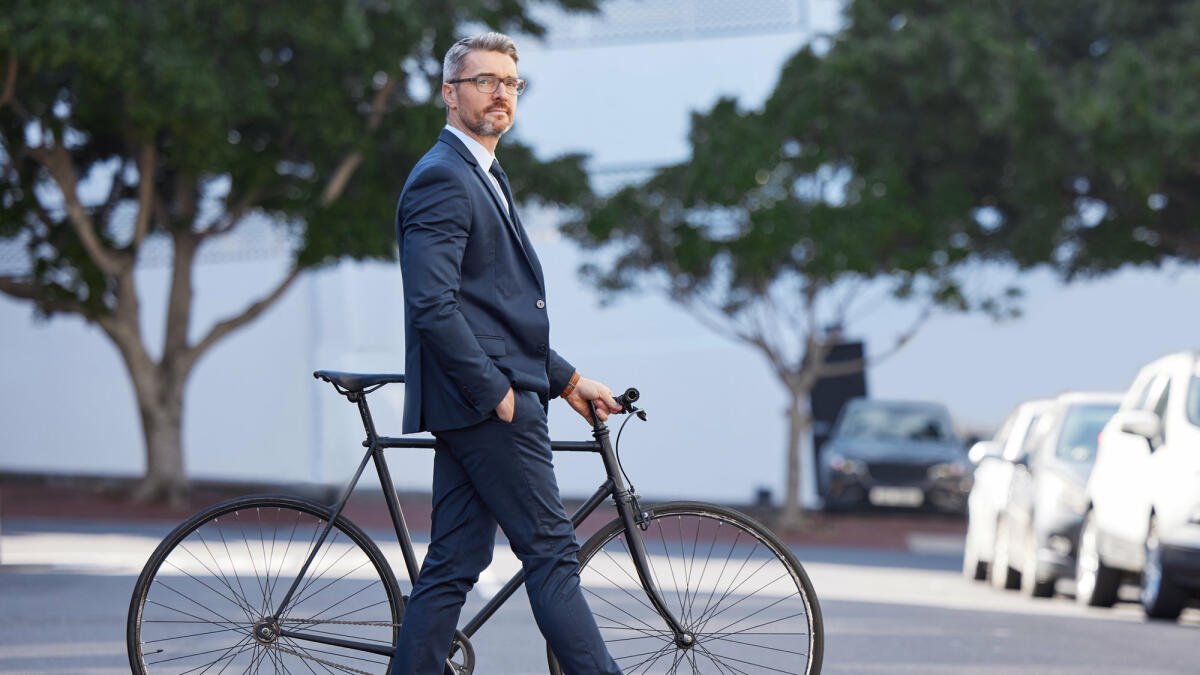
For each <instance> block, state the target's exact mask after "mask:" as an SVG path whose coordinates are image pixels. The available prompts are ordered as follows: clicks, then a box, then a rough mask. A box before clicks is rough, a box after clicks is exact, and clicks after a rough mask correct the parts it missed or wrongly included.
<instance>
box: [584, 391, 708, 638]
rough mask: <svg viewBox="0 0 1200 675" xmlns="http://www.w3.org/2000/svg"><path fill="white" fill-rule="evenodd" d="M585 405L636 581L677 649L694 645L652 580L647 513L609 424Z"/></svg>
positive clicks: (693, 636) (690, 636) (594, 410)
mask: <svg viewBox="0 0 1200 675" xmlns="http://www.w3.org/2000/svg"><path fill="white" fill-rule="evenodd" d="M588 406H589V407H590V408H591V412H592V419H593V420H595V422H594V423H593V425H592V436H593V437H594V438H595V439H596V442H597V443H598V444H599V445H600V457H601V458H602V459H603V460H604V469H605V471H607V472H608V477H609V481H611V482H612V484H613V487H612V496H613V503H614V504H615V505H616V507H617V513H619V514H620V515H621V523H622V524H623V525H624V526H625V538H626V539H627V540H628V542H629V552H630V555H632V556H633V567H634V569H635V570H636V571H637V575H638V581H639V582H641V584H642V589H643V590H644V591H646V597H648V598H649V599H650V604H652V605H653V606H654V610H655V611H656V612H658V614H659V616H661V617H662V618H663V620H664V621H666V622H667V627H668V628H670V629H671V633H672V634H673V635H674V636H675V644H676V646H678V647H679V648H680V649H688V648H690V647H692V646H693V645H695V643H696V636H695V635H693V634H692V633H691V632H690V631H688V630H687V629H686V628H684V627H683V624H682V623H681V622H680V621H679V618H678V617H676V616H675V613H674V612H672V611H671V608H670V607H668V606H667V602H666V600H665V599H664V598H663V596H662V593H661V592H659V590H658V585H657V584H655V583H654V577H653V575H652V574H651V573H650V554H649V553H647V552H646V546H645V544H644V543H643V542H642V530H641V523H642V522H643V521H644V520H645V517H646V516H645V514H644V513H643V512H642V509H641V505H640V504H638V500H637V496H636V495H634V494H633V492H631V491H630V490H629V488H628V487H626V486H625V483H624V481H623V480H622V475H621V474H622V472H621V467H620V463H619V462H618V461H617V456H616V453H614V452H613V449H612V443H611V442H610V441H609V433H608V427H607V426H606V425H605V424H604V423H603V422H600V421H599V418H597V417H596V408H595V406H593V405H592V403H591V402H590V401H589V402H588Z"/></svg>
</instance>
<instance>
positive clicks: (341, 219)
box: [0, 0, 594, 499]
mask: <svg viewBox="0 0 1200 675" xmlns="http://www.w3.org/2000/svg"><path fill="white" fill-rule="evenodd" d="M11 4H13V5H14V6H12V7H9V8H6V11H5V13H4V15H3V16H2V17H0V78H3V79H2V82H3V89H2V90H0V142H2V144H3V145H2V146H0V202H2V203H3V207H4V208H3V211H2V213H0V239H3V240H4V242H5V244H6V245H8V246H19V247H22V248H23V249H24V250H25V251H26V252H27V254H28V266H27V268H26V269H24V270H18V271H16V272H13V273H6V274H5V275H4V276H0V291H3V292H4V293H6V294H8V295H10V296H13V297H16V298H22V299H26V300H28V301H30V302H31V303H32V304H33V306H34V307H36V310H37V311H38V312H39V313H40V314H42V315H45V316H49V315H51V314H55V313H67V314H76V315H79V316H82V317H83V318H85V319H86V320H87V321H89V322H92V323H94V324H95V325H97V326H98V327H99V328H100V329H101V330H102V331H103V333H104V334H105V335H106V336H107V337H108V338H109V339H110V340H112V342H113V343H114V344H115V345H116V347H117V349H118V352H119V353H120V355H121V357H122V359H123V361H124V363H125V366H126V368H127V369H128V372H129V375H130V379H131V381H132V384H133V389H134V392H135V395H136V398H137V404H138V409H139V412H140V415H141V421H142V428H143V432H144V437H145V443H146V457H147V473H146V476H145V478H144V479H143V481H141V483H140V484H139V485H138V487H137V488H136V490H135V497H137V498H140V499H148V498H161V497H166V498H171V499H178V498H179V497H180V496H181V495H182V492H183V490H184V489H185V486H186V478H185V473H184V467H183V453H182V442H181V438H182V435H181V425H182V416H183V399H184V393H185V389H186V383H187V380H188V376H189V375H190V373H191V372H192V371H193V369H194V368H195V366H196V364H197V362H198V361H199V360H200V359H201V357H202V356H203V355H204V354H205V353H206V352H207V351H208V350H209V349H211V348H212V346H213V345H214V344H216V343H217V342H218V341H220V340H222V339H223V338H225V337H227V336H228V335H229V334H230V333H232V332H233V331H235V330H237V329H238V328H240V327H242V326H244V325H246V324H247V323H249V322H250V321H253V320H254V319H255V318H256V317H258V316H260V315H261V314H262V313H263V312H264V311H265V310H266V309H267V308H268V307H269V306H271V304H272V303H274V302H275V301H276V300H277V299H279V298H280V297H281V296H282V295H283V294H284V293H285V292H286V291H287V289H288V288H289V287H290V286H291V284H292V283H293V282H294V281H295V279H296V278H297V277H298V276H299V275H300V274H301V272H303V271H304V270H306V269H310V268H313V267H316V266H319V265H324V264H328V263H330V262H334V261H336V260H338V259H339V258H342V257H346V256H348V257H352V258H359V259H361V258H391V257H392V256H393V255H394V253H393V251H394V241H393V238H394V234H393V231H392V225H391V220H392V212H393V205H394V203H395V199H396V197H397V196H398V193H399V189H400V187H401V186H402V185H403V183H404V179H405V176H406V174H407V171H408V169H409V168H410V167H411V166H412V165H413V164H414V163H415V162H416V160H417V159H418V158H419V157H420V155H421V154H422V153H424V151H425V150H426V149H428V146H429V144H430V143H431V139H433V138H434V137H435V135H436V131H437V128H438V127H440V126H441V125H442V124H443V123H444V111H443V110H442V108H441V103H440V97H439V96H438V95H437V92H438V90H439V87H440V70H441V63H440V56H441V55H442V54H444V53H445V50H446V49H447V48H448V47H449V46H450V44H451V43H452V41H453V40H454V39H456V37H457V32H458V31H459V30H461V27H462V26H463V24H465V23H467V22H478V23H483V24H486V25H488V26H491V27H493V28H496V29H507V30H518V31H521V32H524V33H528V34H535V35H536V34H540V32H541V30H542V29H541V27H540V26H539V25H538V24H537V23H536V22H534V21H533V20H532V19H531V18H530V17H529V15H528V14H527V6H528V5H529V4H531V3H530V2H525V1H524V0H508V1H506V2H503V3H493V2H487V1H485V0H465V1H462V2H455V3H433V2H419V1H416V0H382V1H379V2H370V3H368V2H361V1H359V0H340V1H331V0H301V1H297V2H289V3H232V4H230V3H200V2H187V1H183V0H179V1H170V2H149V1H145V0H102V1H96V0H64V1H62V2H53V3H43V2H18V3H11ZM558 4H560V5H562V6H563V7H566V8H568V9H579V10H593V9H594V2H593V0H559V2H558ZM580 162H581V158H580V157H578V156H567V157H562V158H559V159H557V160H554V161H552V162H539V161H537V160H536V159H535V158H534V156H533V154H532V152H531V151H530V150H529V149H528V148H524V147H521V146H517V145H513V146H511V147H509V148H508V149H507V150H506V151H505V163H506V166H508V167H509V171H510V172H511V173H513V174H514V175H515V176H519V177H520V179H521V182H522V183H523V185H522V186H519V187H521V194H522V195H523V196H525V197H526V198H529V197H535V198H538V199H541V200H544V201H546V202H550V203H567V202H573V201H575V200H577V199H579V198H581V196H586V195H587V194H588V190H587V185H586V180H585V176H584V174H583V172H582V169H581V167H580ZM514 182H516V181H514ZM208 204H216V205H217V206H216V208H212V207H211V206H206V205H208ZM256 215H257V216H266V217H269V218H271V219H272V220H273V221H274V222H276V223H278V225H279V227H286V228H291V229H292V231H294V232H296V233H297V234H298V235H299V240H300V242H301V243H300V244H299V246H298V248H297V250H296V251H294V256H293V259H292V265H291V268H290V270H289V271H288V272H287V274H286V275H285V276H284V277H283V278H282V279H281V280H280V281H279V283H278V284H277V286H276V287H275V288H274V289H273V290H272V291H270V292H269V293H267V294H266V295H265V296H264V297H261V298H258V299H256V300H254V301H252V302H251V303H249V304H248V305H247V306H245V307H244V308H243V309H241V310H239V311H236V312H234V313H232V314H231V315H230V316H229V317H228V318H227V319H225V320H223V321H220V322H217V323H216V324H215V325H213V326H212V327H211V328H209V329H208V331H207V332H206V333H204V334H203V336H202V337H200V338H199V339H194V340H193V339H190V338H189V336H190V335H191V334H192V331H191V322H192V294H193V288H192V275H193V268H194V266H195V262H196V255H197V251H198V250H199V249H200V248H201V247H202V246H204V245H206V244H207V243H208V242H210V241H213V240H215V239H217V238H219V237H222V236H225V235H228V234H229V233H231V232H233V231H235V230H236V229H237V228H238V227H239V226H241V225H243V224H244V223H245V222H246V221H247V218H249V217H251V216H256ZM156 237H160V238H165V239H168V240H169V241H170V243H171V246H172V250H173V253H172V256H173V259H172V268H171V272H172V274H171V280H170V290H169V299H168V307H167V312H166V316H167V328H166V331H165V336H164V339H163V343H162V344H161V346H159V347H158V348H157V349H154V348H153V347H152V346H151V345H148V344H147V342H146V340H145V338H144V336H143V335H142V334H141V331H140V328H139V314H140V312H141V308H140V295H139V291H138V288H137V286H136V285H135V283H134V274H133V272H134V268H135V267H136V265H137V263H138V260H139V254H140V253H141V251H142V250H143V247H144V245H145V243H146V242H147V241H148V240H150V239H152V238H156ZM155 352H157V353H158V356H157V358H156V357H155V356H152V354H154V353H155Z"/></svg>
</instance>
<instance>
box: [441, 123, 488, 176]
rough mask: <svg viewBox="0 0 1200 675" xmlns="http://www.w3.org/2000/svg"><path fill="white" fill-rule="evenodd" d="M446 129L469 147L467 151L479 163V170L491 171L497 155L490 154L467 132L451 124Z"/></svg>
mask: <svg viewBox="0 0 1200 675" xmlns="http://www.w3.org/2000/svg"><path fill="white" fill-rule="evenodd" d="M446 128H447V129H448V130H450V133H452V134H454V135H455V136H458V140H460V141H462V142H463V145H465V146H467V150H470V151H471V156H472V157H474V158H475V161H476V162H478V163H479V168H481V169H483V170H484V171H485V172H487V171H491V169H492V162H494V161H496V156H495V155H493V154H492V153H490V152H488V149H487V148H485V147H483V146H482V145H481V144H480V143H479V141H477V140H475V139H474V138H471V137H470V136H469V135H467V132H465V131H463V130H462V129H459V128H457V127H454V126H451V125H449V124H447V125H446Z"/></svg>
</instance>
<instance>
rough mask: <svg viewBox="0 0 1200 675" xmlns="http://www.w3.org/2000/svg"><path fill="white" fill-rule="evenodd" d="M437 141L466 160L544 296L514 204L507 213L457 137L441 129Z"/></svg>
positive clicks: (539, 273) (537, 263) (543, 284)
mask: <svg viewBox="0 0 1200 675" xmlns="http://www.w3.org/2000/svg"><path fill="white" fill-rule="evenodd" d="M438 140H440V141H443V142H445V143H446V144H447V145H449V146H450V147H452V148H454V150H455V151H456V152H458V154H459V155H460V156H461V157H462V158H463V159H464V160H466V162H467V164H468V165H470V167H471V169H472V173H474V174H475V177H476V178H477V179H479V180H480V181H482V183H483V190H484V192H486V193H488V195H489V196H490V197H491V198H492V204H494V205H495V206H496V210H497V211H499V212H500V218H501V219H503V220H504V222H505V223H507V224H508V231H509V232H510V233H511V234H512V235H513V236H514V237H516V240H517V245H518V246H519V247H520V248H521V253H522V254H524V255H525V262H526V263H527V264H528V265H529V269H530V270H531V271H532V272H533V276H534V278H536V279H537V282H538V286H539V287H540V288H541V289H542V293H543V294H544V293H545V290H546V282H545V280H544V279H543V278H542V265H541V262H540V261H539V260H538V259H537V254H535V253H534V252H533V244H532V243H531V242H530V241H529V237H528V236H527V235H526V234H525V228H523V227H521V226H520V218H519V217H518V216H517V206H516V204H513V207H512V213H509V211H508V207H507V206H505V204H504V202H505V201H506V200H505V198H504V197H502V196H500V194H499V193H497V192H496V188H495V187H494V186H493V185H492V179H491V178H489V177H488V175H487V172H486V171H485V170H484V168H483V167H481V166H479V163H478V162H476V161H475V155H472V154H471V151H470V150H468V149H467V146H465V145H463V142H462V141H461V140H459V138H458V136H455V135H454V134H452V133H451V132H449V131H447V130H445V129H442V133H441V134H439V135H438ZM489 168H490V167H489Z"/></svg>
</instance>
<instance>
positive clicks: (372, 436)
mask: <svg viewBox="0 0 1200 675" xmlns="http://www.w3.org/2000/svg"><path fill="white" fill-rule="evenodd" d="M366 394H367V392H346V393H344V395H345V396H346V398H347V399H349V400H350V401H351V402H352V403H355V404H356V405H357V406H358V412H359V415H360V416H361V417H362V422H363V428H364V430H365V431H366V434H367V437H366V439H365V440H364V441H363V446H364V447H366V448H367V452H366V453H365V454H364V455H363V458H362V461H361V462H359V465H358V469H357V470H356V471H355V472H354V477H353V478H351V479H350V483H349V484H348V485H347V486H346V489H345V490H344V491H343V492H342V494H341V496H339V497H338V500H337V503H336V504H335V505H334V506H333V511H332V514H331V515H330V517H329V522H327V523H326V524H325V527H324V529H322V531H321V534H320V535H319V536H318V537H317V539H316V541H315V543H314V545H313V547H312V551H311V552H310V553H309V556H308V559H307V560H305V562H304V565H303V566H302V567H301V568H300V572H299V573H298V574H297V575H296V579H295V580H294V581H293V582H292V585H291V587H290V588H289V589H288V591H287V593H286V594H285V595H284V598H283V600H282V601H281V602H280V603H279V606H278V608H277V609H276V611H275V613H274V615H273V617H272V619H271V620H270V621H269V622H264V623H262V624H260V628H258V629H256V630H264V631H274V632H275V633H276V634H277V635H278V636H280V637H289V638H293V639H298V640H307V641H310V642H320V643H324V644H330V645H336V646H339V647H346V648H352V649H359V650H361V651H365V652H370V653H375V654H382V655H385V656H388V655H390V654H391V651H390V650H388V649H386V648H383V647H380V646H378V645H371V644H367V643H362V642H357V641H354V640H346V639H341V638H333V637H329V636H325V635H318V634H312V633H306V632H303V631H290V630H286V629H283V628H282V627H280V625H279V622H278V620H279V617H280V616H281V615H282V614H283V611H284V609H285V608H287V606H288V604H289V603H290V602H291V600H292V596H293V595H294V594H295V592H296V589H297V588H298V587H299V586H300V583H301V580H302V579H303V578H304V575H305V573H307V572H308V568H309V566H310V565H311V564H312V562H313V559H314V558H315V557H316V555H317V551H318V550H319V549H320V548H321V545H322V544H323V543H324V542H325V538H326V537H327V536H328V534H329V532H330V530H331V529H332V528H333V523H334V521H335V520H337V517H338V515H340V514H341V512H342V510H343V509H344V508H345V506H346V502H347V501H349V499H350V495H351V493H353V491H354V488H355V486H357V485H358V481H359V479H361V478H362V474H363V471H364V470H365V469H366V467H367V462H369V461H371V460H374V463H375V469H376V472H377V473H378V474H379V484H380V486H381V487H382V488H383V498H384V502H385V503H386V504H387V508H388V514H389V516H391V519H392V527H393V528H394V529H395V531H396V540H397V542H399V544H400V551H401V553H402V555H403V556H404V565H405V567H406V570H407V572H408V578H409V580H410V581H411V582H415V581H416V578H417V574H418V571H419V570H418V565H417V557H416V552H415V551H414V550H413V544H412V537H411V536H410V534H409V531H408V524H407V523H406V522H405V520H404V514H403V512H402V511H401V510H400V503H399V501H398V500H397V498H396V490H395V487H394V485H393V483H392V476H391V474H390V473H389V472H388V467H387V460H386V458H384V453H383V451H384V450H386V449H389V448H417V449H432V448H433V447H434V443H435V441H434V439H432V438H396V437H388V436H379V435H378V433H377V432H376V431H375V423H374V421H373V420H372V418H371V411H370V408H369V407H368V406H367V396H366ZM589 405H590V404H589ZM592 419H593V420H595V422H594V423H593V425H592V436H593V438H594V440H592V441H551V443H550V448H551V449H552V450H554V451H557V452H594V453H597V454H599V455H600V457H601V459H602V460H603V462H604V470H605V472H607V474H608V478H607V480H605V481H604V483H603V484H602V485H601V486H600V487H599V488H598V489H597V490H596V492H595V493H593V494H592V496H591V497H589V498H588V499H587V501H585V502H584V503H583V504H582V505H581V506H580V507H579V508H578V509H577V510H576V511H575V513H573V514H572V515H571V524H572V526H574V527H576V528H578V527H579V525H580V524H582V523H583V521H584V520H586V519H587V517H588V516H590V515H591V514H592V513H593V512H594V511H595V510H596V509H597V508H599V507H600V505H601V504H602V503H604V500H605V498H607V497H610V496H611V497H612V500H613V503H614V505H615V506H616V509H617V513H618V514H619V516H620V518H621V522H622V525H623V526H624V529H625V535H626V537H627V540H628V542H629V550H630V553H631V555H632V557H633V564H634V568H635V569H636V571H637V576H638V581H639V582H640V584H641V586H642V589H643V590H644V591H645V593H646V596H647V597H648V598H649V599H650V602H651V604H652V605H653V606H654V609H655V610H656V611H657V612H658V614H659V615H660V616H661V617H662V618H663V620H664V622H665V623H666V624H667V627H668V628H670V629H671V631H672V633H674V636H675V641H676V643H677V644H679V645H680V646H681V647H683V646H687V645H690V644H692V642H693V641H694V637H693V636H692V635H691V634H690V633H688V632H687V631H686V630H685V629H684V628H683V626H682V624H681V623H680V621H679V619H678V618H677V617H676V616H675V615H674V613H673V612H672V611H671V610H670V608H669V607H668V606H667V603H666V601H665V600H664V599H663V597H662V594H661V593H660V592H659V590H658V587H657V586H656V585H655V584H654V580H653V578H652V576H651V574H650V563H649V554H647V552H646V548H645V545H644V544H643V542H642V536H641V530H640V529H639V527H638V526H639V524H640V523H641V522H643V521H644V520H645V518H646V514H645V513H643V512H642V511H641V508H640V506H639V505H638V500H637V496H636V495H634V494H633V493H632V492H630V490H629V489H628V488H627V487H626V485H625V483H624V481H623V480H622V477H621V470H620V466H619V465H618V463H617V458H616V453H615V452H613V449H612V444H611V442H610V441H609V433H608V427H607V426H606V425H605V424H604V423H603V422H601V421H600V420H599V418H598V417H596V414H595V408H594V407H593V408H592ZM523 583H525V574H524V572H517V573H516V574H515V575H513V577H512V578H511V579H509V580H508V582H507V583H505V584H504V586H503V587H502V588H501V589H500V590H499V591H498V592H497V593H496V595H494V596H492V598H491V599H489V600H488V601H487V603H485V604H484V606H483V607H482V608H481V609H480V610H479V612H478V613H476V615H475V616H474V617H472V618H471V620H470V621H468V622H467V624H466V625H465V626H464V627H463V628H462V632H463V633H464V634H465V635H466V636H467V637H471V636H472V635H474V634H475V633H476V632H477V631H478V630H479V628H480V627H482V626H483V624H484V623H485V622H486V621H487V620H488V619H489V618H491V617H492V615H493V614H495V613H496V611H497V610H498V609H500V607H501V605H503V604H504V603H505V602H506V601H507V600H508V599H509V598H510V597H512V595H513V594H514V593H516V591H517V589H519V588H520V587H521V585H522V584H523ZM268 624H269V625H268ZM264 637H265V636H264Z"/></svg>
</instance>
